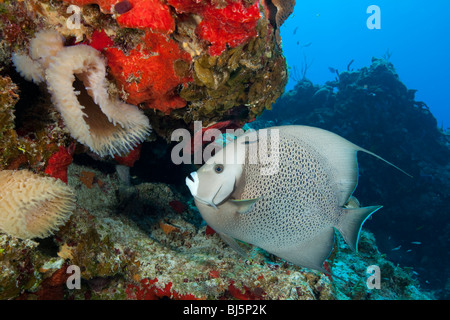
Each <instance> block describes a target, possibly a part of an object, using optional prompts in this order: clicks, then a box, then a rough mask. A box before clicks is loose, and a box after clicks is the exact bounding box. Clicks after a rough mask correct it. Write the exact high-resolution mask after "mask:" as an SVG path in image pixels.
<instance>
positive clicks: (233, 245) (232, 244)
mask: <svg viewBox="0 0 450 320" xmlns="http://www.w3.org/2000/svg"><path fill="white" fill-rule="evenodd" d="M218 234H219V236H220V237H221V238H222V240H223V241H225V242H226V243H227V244H228V245H229V246H230V247H231V248H233V250H234V251H236V252H237V253H239V254H240V255H241V256H243V257H244V258H246V257H247V252H246V251H245V250H244V249H242V248H241V247H240V246H239V244H238V243H237V242H236V240H234V239H233V238H232V237H230V236H228V235H226V234H225V233H220V232H218Z"/></svg>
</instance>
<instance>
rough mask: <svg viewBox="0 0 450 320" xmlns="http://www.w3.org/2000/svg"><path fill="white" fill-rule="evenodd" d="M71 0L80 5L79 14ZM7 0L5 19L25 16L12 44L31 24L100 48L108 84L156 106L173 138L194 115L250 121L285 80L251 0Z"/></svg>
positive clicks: (267, 26) (157, 123)
mask: <svg viewBox="0 0 450 320" xmlns="http://www.w3.org/2000/svg"><path fill="white" fill-rule="evenodd" d="M70 4H75V5H78V6H80V7H79V10H78V11H76V12H75V13H74V11H73V10H72V9H70V8H69V5H70ZM1 5H2V7H4V11H2V13H1V14H0V16H1V18H2V19H0V23H2V24H1V26H2V27H6V26H10V27H14V28H18V27H19V26H21V24H19V25H15V24H14V22H15V20H14V19H12V18H11V16H12V15H14V14H15V13H20V17H21V18H22V17H23V19H22V20H24V21H29V23H28V22H27V25H29V27H28V28H27V29H26V31H27V32H26V33H24V34H23V36H22V38H23V41H21V42H19V43H17V44H16V43H14V44H13V43H11V41H12V40H8V39H10V38H8V37H7V38H6V40H7V41H5V45H6V47H7V50H9V51H13V50H14V51H16V52H18V53H19V54H20V52H25V51H26V48H27V46H29V45H32V43H31V44H29V42H30V39H31V38H32V36H33V35H34V34H35V33H37V32H39V31H40V30H42V29H53V30H56V31H57V32H59V33H60V34H61V35H63V36H64V38H65V42H66V43H65V45H66V47H67V45H74V44H75V47H79V46H80V44H86V45H90V46H92V47H93V48H95V49H97V50H99V51H101V52H102V54H103V55H104V56H105V57H106V63H107V67H108V72H109V73H110V75H111V82H112V83H111V84H110V85H109V86H108V91H109V92H110V93H111V94H113V95H116V96H117V95H119V96H120V97H121V98H122V99H123V100H124V101H126V102H128V103H130V104H133V105H136V104H139V106H140V107H142V108H143V109H147V110H157V112H146V113H147V115H148V116H149V118H150V121H151V124H152V125H153V126H154V127H155V131H156V132H157V133H158V134H159V135H160V136H162V137H164V138H166V139H167V140H169V137H170V132H171V131H172V130H173V129H176V128H180V127H184V128H187V129H191V130H192V122H193V121H195V120H202V121H204V122H205V125H208V124H211V123H214V122H220V121H224V120H230V119H232V120H234V121H236V122H240V123H241V125H242V124H244V123H245V122H246V121H249V120H253V119H254V118H255V117H256V116H258V115H260V114H261V113H262V112H263V110H264V109H266V108H270V107H271V104H272V103H273V102H274V101H275V100H276V99H277V98H278V97H279V96H280V95H281V93H282V92H283V90H284V86H285V84H286V82H287V73H286V63H285V59H284V57H283V55H282V53H281V49H280V47H279V46H278V45H277V43H276V40H275V31H274V27H273V26H272V24H271V23H270V21H269V18H268V11H267V12H266V10H265V9H264V7H263V6H260V5H259V3H258V2H257V1H254V0H240V1H230V0H224V1H210V0H203V1H191V0H183V1H179V0H171V1H167V3H164V2H162V1H159V0H152V1H142V0H133V1H128V0H125V1H112V0H111V1H109V0H105V1H100V0H99V1H95V0H92V1H89V0H71V1H47V0H46V1H36V0H32V1H27V2H25V3H21V4H20V5H18V4H15V5H12V4H10V3H9V1H7V2H6V3H3V4H1ZM68 9H69V10H68ZM71 10H72V11H71ZM70 12H72V14H70ZM77 15H78V16H77ZM78 18H79V21H78V22H79V25H78V26H77V27H73V26H72V24H73V23H74V21H76V19H78ZM22 20H20V21H22ZM2 21H3V22H2ZM20 21H19V22H20ZM17 23H18V22H17ZM24 23H25V22H24ZM22 32H24V31H22ZM67 48H68V47H67ZM73 50H74V51H77V50H81V49H75V48H74V49H73ZM48 53H49V54H50V52H48ZM18 57H19V58H16V59H15V60H16V62H17V61H19V60H20V61H19V64H20V63H22V64H24V65H26V66H27V69H28V70H29V74H27V77H28V78H29V79H30V78H31V79H33V75H35V74H37V75H42V70H41V69H42V68H37V69H36V68H35V69H34V71H35V72H34V73H33V72H32V68H31V65H34V67H39V66H38V65H36V64H30V61H31V60H32V59H31V60H30V59H24V58H23V56H22V55H19V56H18ZM58 68H59V67H58ZM162 70H164V72H161V71H162ZM36 77H37V78H39V77H38V76H34V78H36ZM41 78H42V77H41ZM161 123H163V124H164V125H163V126H162V125H161Z"/></svg>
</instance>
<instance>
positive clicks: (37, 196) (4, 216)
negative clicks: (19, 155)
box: [0, 170, 75, 239]
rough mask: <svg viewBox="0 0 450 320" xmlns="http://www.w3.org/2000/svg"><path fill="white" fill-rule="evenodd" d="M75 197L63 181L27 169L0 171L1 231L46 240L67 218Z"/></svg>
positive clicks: (73, 205) (25, 237)
mask: <svg viewBox="0 0 450 320" xmlns="http://www.w3.org/2000/svg"><path fill="white" fill-rule="evenodd" d="M74 209H75V196H74V194H73V192H72V190H71V188H70V187H68V186H67V185H66V184H65V183H64V182H62V181H60V180H57V179H54V178H50V177H42V176H39V175H37V174H34V173H32V172H31V171H28V170H18V171H15V170H3V171H0V232H4V233H7V234H9V235H12V236H15V237H17V238H21V239H31V238H45V237H47V236H49V235H51V234H52V233H53V232H54V231H55V230H57V229H58V227H59V226H60V225H62V224H63V223H64V222H65V221H67V219H68V218H69V216H70V214H71V213H72V211H73V210H74Z"/></svg>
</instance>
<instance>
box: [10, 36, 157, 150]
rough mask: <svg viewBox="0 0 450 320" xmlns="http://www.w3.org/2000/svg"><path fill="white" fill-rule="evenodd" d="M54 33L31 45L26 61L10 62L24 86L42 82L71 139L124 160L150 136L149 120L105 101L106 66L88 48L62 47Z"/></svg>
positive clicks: (110, 100)
mask: <svg viewBox="0 0 450 320" xmlns="http://www.w3.org/2000/svg"><path fill="white" fill-rule="evenodd" d="M63 41H64V38H63V37H62V36H61V35H59V34H58V33H57V32H56V31H41V32H39V33H38V34H37V35H36V36H35V38H34V39H33V40H32V41H31V42H30V48H29V52H30V56H27V55H19V54H16V55H14V57H13V62H14V64H15V66H16V69H17V70H18V71H19V73H20V74H21V75H22V76H24V78H25V79H27V80H33V81H34V82H35V83H40V82H42V81H43V80H44V79H45V81H46V83H47V87H48V90H49V92H50V93H51V96H52V101H53V104H54V106H55V108H56V109H57V110H58V111H59V112H60V114H61V116H62V118H63V119H64V123H65V125H66V126H67V128H68V130H69V131H70V134H71V136H72V137H73V138H75V139H76V140H78V141H79V142H81V143H83V144H85V145H87V146H88V147H89V148H90V149H91V150H92V151H94V152H95V153H97V154H99V155H100V156H105V155H111V156H113V155H116V154H126V153H127V152H128V151H130V150H131V149H133V148H134V147H135V146H136V145H137V144H139V143H140V142H142V141H143V140H144V139H145V137H146V136H147V135H148V133H149V131H150V125H149V121H148V119H147V117H146V116H145V115H144V113H143V112H142V111H141V110H139V109H138V108H137V107H136V106H134V105H130V104H127V103H125V102H122V101H121V100H119V99H113V98H112V97H110V96H109V94H108V91H107V82H106V80H105V79H106V68H105V60H104V59H103V58H102V56H101V54H100V52H99V51H97V50H96V49H94V48H92V47H90V46H87V45H83V44H81V45H77V46H70V47H64V46H63V44H64V43H63Z"/></svg>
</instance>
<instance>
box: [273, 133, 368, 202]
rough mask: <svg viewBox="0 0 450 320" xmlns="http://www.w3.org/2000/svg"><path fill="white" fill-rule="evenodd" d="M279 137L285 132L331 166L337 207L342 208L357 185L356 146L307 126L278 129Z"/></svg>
mask: <svg viewBox="0 0 450 320" xmlns="http://www.w3.org/2000/svg"><path fill="white" fill-rule="evenodd" d="M278 128H279V129H280V135H281V134H282V133H283V132H285V133H286V134H287V135H292V136H293V137H294V138H296V139H299V140H300V141H302V142H306V143H307V144H308V145H309V146H311V147H313V148H314V150H315V151H316V152H318V153H319V154H320V155H321V156H322V157H323V158H325V159H326V160H327V162H328V164H329V166H331V168H330V169H331V170H330V171H331V172H332V173H333V182H334V183H335V184H336V185H337V192H338V199H339V206H343V205H344V204H345V203H346V202H347V200H348V199H349V198H350V196H351V195H352V193H353V191H354V190H355V188H356V185H357V184H358V162H357V158H356V153H357V151H358V150H359V149H358V147H357V146H356V145H354V144H353V143H351V142H350V141H347V140H345V139H344V138H342V137H340V136H338V135H337V134H334V133H332V132H330V131H326V130H323V129H319V128H314V127H308V126H283V127H278Z"/></svg>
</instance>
